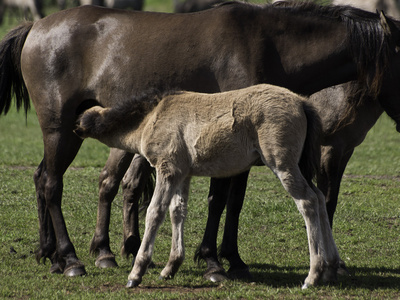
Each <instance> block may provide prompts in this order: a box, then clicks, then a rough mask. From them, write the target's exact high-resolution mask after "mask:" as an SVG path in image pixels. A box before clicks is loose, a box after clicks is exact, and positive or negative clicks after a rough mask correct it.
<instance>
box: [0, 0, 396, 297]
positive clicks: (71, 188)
mask: <svg viewBox="0 0 400 300" xmlns="http://www.w3.org/2000/svg"><path fill="white" fill-rule="evenodd" d="M146 3H147V5H148V7H154V8H157V10H159V11H169V10H170V9H171V8H170V6H167V4H168V5H169V2H168V3H167V1H165V2H162V5H159V4H160V3H161V1H160V0H152V1H151V0H149V1H147V2H146ZM163 5H165V6H163ZM5 24H7V26H2V27H0V34H1V35H4V33H5V32H6V31H7V30H8V28H9V27H10V26H12V24H10V23H7V22H6V23H5ZM8 24H10V25H8ZM15 24H16V23H14V25H15ZM41 137H42V136H41V132H40V129H39V126H38V123H37V119H36V116H35V113H34V111H30V112H29V114H28V116H27V119H26V120H25V117H24V115H23V114H22V113H17V112H15V111H14V110H12V111H11V112H10V113H9V114H8V115H7V116H1V117H0V298H1V299H4V298H16V299H28V298H32V299H111V298H112V299H130V298H138V299H141V298H145V299H190V298H191V299H210V298H215V299H218V298H220V299H265V298H278V299H295V298H308V299H318V298H330V299H332V298H333V299H349V298H354V299H355V298H360V299H390V298H391V299H398V298H400V253H399V249H400V241H399V235H400V208H399V205H398V203H399V202H398V195H399V181H400V162H399V155H398V145H399V142H400V135H399V134H398V133H397V132H396V131H395V128H394V125H393V122H392V121H390V120H389V118H388V117H387V116H383V117H382V118H381V119H380V120H379V121H378V123H377V125H376V126H375V127H374V128H373V129H372V130H371V131H370V133H369V134H368V136H367V139H366V141H365V142H364V143H363V144H362V145H361V146H360V147H358V148H357V149H356V151H355V153H354V155H353V158H352V159H351V160H350V163H349V165H348V168H347V170H346V173H345V177H344V179H343V183H342V189H341V194H340V200H339V201H340V202H339V205H338V209H337V213H336V216H335V226H334V237H335V240H336V243H337V245H338V248H339V251H340V254H341V256H342V259H343V260H344V261H345V262H346V264H347V267H348V268H349V270H350V274H351V276H349V277H340V278H339V282H338V283H337V284H333V285H329V286H320V287H317V288H312V289H309V290H307V291H302V290H301V288H300V287H301V283H302V281H303V280H304V279H305V277H306V275H307V272H308V267H309V256H308V246H307V240H306V233H305V229H304V222H303V220H302V218H301V216H300V214H299V212H298V211H297V209H296V207H295V204H294V203H293V201H292V200H291V199H290V198H289V197H288V196H287V195H286V194H285V193H284V191H283V188H282V187H281V186H280V184H279V182H278V181H277V179H276V178H275V177H274V176H273V175H272V174H271V172H270V171H268V170H267V169H265V168H262V167H257V168H253V170H252V171H251V174H250V179H249V184H248V190H247V194H246V201H245V203H244V207H243V212H242V214H241V218H240V231H239V251H240V253H241V255H242V258H243V259H244V261H245V262H246V263H248V264H249V266H250V270H251V273H252V274H253V276H254V282H251V283H248V282H239V281H238V282H236V281H235V282H224V283H222V284H212V283H209V282H207V281H205V280H203V278H202V272H203V271H204V265H202V266H197V265H196V264H195V263H194V262H193V259H192V258H193V254H194V251H195V249H196V247H197V245H198V243H199V242H200V241H201V238H202V234H203V232H204V227H205V222H206V218H207V192H208V183H209V180H208V179H207V178H195V179H194V180H193V182H192V186H191V193H190V200H189V214H188V219H187V223H186V227H185V231H186V232H185V245H186V254H187V257H186V260H185V262H184V264H183V265H182V267H181V269H180V270H179V272H178V274H177V275H176V277H175V278H174V279H173V280H170V281H160V280H158V274H159V273H160V271H161V270H162V267H163V265H164V263H165V262H166V261H167V259H168V254H169V248H170V236H171V232H170V223H169V220H168V218H167V220H166V221H165V222H164V224H163V226H162V227H161V229H160V231H159V235H158V237H157V240H156V248H155V255H154V261H155V263H156V268H155V269H151V270H149V273H148V274H146V276H145V277H144V280H143V283H142V285H141V286H140V287H139V288H137V289H130V290H128V289H126V288H125V287H124V285H125V283H126V280H127V276H128V273H129V271H130V268H131V265H130V261H127V260H125V259H122V258H121V257H120V256H119V255H117V261H118V263H119V266H120V267H119V268H117V269H112V270H100V269H97V268H96V267H95V266H94V261H95V258H93V257H91V256H90V255H89V253H88V252H89V243H90V240H91V237H92V235H93V231H94V227H95V222H96V209H97V194H98V189H97V180H98V175H99V173H100V171H101V168H102V166H103V165H104V162H105V160H106V159H107V155H108V149H107V148H106V147H105V146H103V145H101V144H100V143H98V142H95V141H91V140H88V141H85V143H84V145H83V147H82V149H81V151H80V152H79V154H78V156H77V158H76V159H75V161H74V163H73V167H74V168H70V169H69V170H68V171H67V173H66V174H65V177H64V195H63V213H64V215H65V219H66V222H67V227H68V230H69V233H70V237H71V239H72V241H73V243H74V245H75V248H76V251H77V254H78V256H79V258H80V259H81V260H82V261H83V262H84V263H85V265H86V270H87V272H88V275H86V276H83V277H80V278H64V277H63V276H62V275H53V274H50V273H49V272H48V270H49V267H50V265H49V263H47V264H46V265H44V264H37V263H36V260H35V256H34V251H35V249H36V247H37V246H38V238H39V237H38V220H37V210H36V199H35V189H34V184H33V180H32V176H33V173H34V171H35V167H36V166H37V165H38V164H39V163H40V161H41V159H42V155H43V145H42V139H41ZM142 222H143V218H142ZM222 224H223V222H222ZM141 228H142V231H143V224H142V227H141ZM221 232H222V226H221ZM110 238H111V247H112V249H113V251H114V252H115V253H118V252H119V249H120V245H121V240H122V197H121V194H119V195H118V196H117V198H116V199H115V201H114V204H113V210H112V219H111V226H110Z"/></svg>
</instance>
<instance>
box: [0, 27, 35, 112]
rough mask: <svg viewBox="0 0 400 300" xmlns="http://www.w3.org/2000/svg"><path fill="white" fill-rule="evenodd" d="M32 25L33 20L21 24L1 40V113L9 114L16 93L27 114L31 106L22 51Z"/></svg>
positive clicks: (18, 102) (18, 106)
mask: <svg viewBox="0 0 400 300" xmlns="http://www.w3.org/2000/svg"><path fill="white" fill-rule="evenodd" d="M32 26H33V23H32V22H26V23H24V24H21V25H19V26H18V27H16V28H14V29H12V30H11V31H10V32H9V33H8V34H6V36H5V37H4V38H3V39H2V40H1V42H0V115H1V114H7V112H8V111H9V109H10V106H11V102H12V96H13V95H14V94H15V103H16V106H17V109H18V110H19V109H20V108H21V107H22V106H23V107H24V110H25V114H26V113H27V112H28V110H29V108H30V101H29V94H28V90H27V89H26V86H25V83H24V80H23V78H22V72H21V52H22V48H23V46H24V43H25V40H26V37H27V36H28V33H29V31H30V30H31V28H32Z"/></svg>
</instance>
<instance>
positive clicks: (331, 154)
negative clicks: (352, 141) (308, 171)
mask: <svg viewBox="0 0 400 300" xmlns="http://www.w3.org/2000/svg"><path fill="white" fill-rule="evenodd" d="M353 151H354V148H353V149H351V150H350V151H347V152H346V153H343V151H342V149H340V147H328V146H327V147H322V151H321V168H320V172H319V173H318V176H317V182H318V188H319V189H320V190H321V191H322V193H323V194H324V195H325V197H326V198H325V199H326V209H327V211H328V217H329V223H330V225H331V227H332V225H333V216H334V214H335V211H336V205H337V202H338V197H339V189H340V183H341V181H342V177H343V173H344V171H345V169H346V166H347V163H348V161H349V160H350V158H351V156H352V154H353Z"/></svg>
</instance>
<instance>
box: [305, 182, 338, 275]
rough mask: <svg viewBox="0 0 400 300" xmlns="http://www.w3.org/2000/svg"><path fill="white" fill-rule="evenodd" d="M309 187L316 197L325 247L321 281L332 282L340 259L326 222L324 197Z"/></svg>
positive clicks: (315, 188)
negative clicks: (324, 261) (324, 266)
mask: <svg viewBox="0 0 400 300" xmlns="http://www.w3.org/2000/svg"><path fill="white" fill-rule="evenodd" d="M311 187H312V189H313V190H314V192H315V194H316V195H317V197H318V207H319V220H320V224H321V231H322V237H323V239H324V245H325V246H324V247H325V255H326V268H325V269H324V272H323V274H322V281H323V282H334V281H336V280H337V273H338V269H339V263H340V259H339V254H338V250H337V248H336V245H335V242H334V240H333V235H332V229H331V226H330V224H329V220H328V214H327V211H326V205H325V196H324V194H322V192H321V191H320V190H319V189H318V188H317V187H316V186H315V185H314V184H311Z"/></svg>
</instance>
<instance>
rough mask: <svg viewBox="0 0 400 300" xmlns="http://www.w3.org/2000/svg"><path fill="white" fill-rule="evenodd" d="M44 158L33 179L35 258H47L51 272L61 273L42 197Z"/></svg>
mask: <svg viewBox="0 0 400 300" xmlns="http://www.w3.org/2000/svg"><path fill="white" fill-rule="evenodd" d="M43 165H44V160H42V162H41V163H40V165H39V167H38V168H37V170H36V172H35V174H34V176H33V180H34V182H35V187H36V199H37V208H38V217H39V244H40V245H39V249H38V251H37V253H36V259H37V260H38V261H40V260H41V259H42V258H43V259H46V258H49V259H50V261H51V263H52V266H51V268H50V272H51V273H62V270H61V268H60V266H59V264H58V262H57V261H55V257H54V256H55V255H56V244H57V241H56V236H55V233H54V228H53V224H52V222H51V217H50V212H49V210H48V208H47V205H46V200H45V198H44V194H43V192H44V186H42V184H43V181H40V177H41V175H42V172H43Z"/></svg>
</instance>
